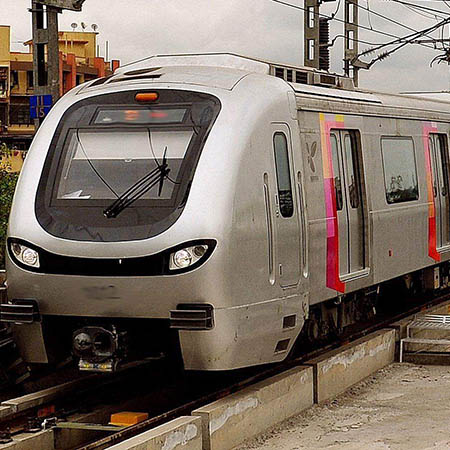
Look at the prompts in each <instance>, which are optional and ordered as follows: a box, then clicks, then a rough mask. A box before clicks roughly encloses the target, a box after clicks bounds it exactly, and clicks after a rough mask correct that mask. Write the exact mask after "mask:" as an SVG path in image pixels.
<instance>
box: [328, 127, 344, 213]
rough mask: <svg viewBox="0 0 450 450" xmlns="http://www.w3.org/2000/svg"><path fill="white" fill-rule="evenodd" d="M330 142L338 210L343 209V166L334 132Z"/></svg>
mask: <svg viewBox="0 0 450 450" xmlns="http://www.w3.org/2000/svg"><path fill="white" fill-rule="evenodd" d="M330 142H331V158H332V159H333V176H334V193H335V196H336V209H337V210H338V211H341V210H342V208H343V201H342V183H341V167H340V164H339V158H338V141H337V136H336V135H335V134H333V133H331V134H330Z"/></svg>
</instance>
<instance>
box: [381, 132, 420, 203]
mask: <svg viewBox="0 0 450 450" xmlns="http://www.w3.org/2000/svg"><path fill="white" fill-rule="evenodd" d="M381 153H382V157H383V169H384V183H385V188H386V200H387V202H388V203H400V202H408V201H412V200H417V199H418V198H419V184H418V181H417V168H416V157H415V153H414V142H413V140H412V138H410V137H383V138H381Z"/></svg>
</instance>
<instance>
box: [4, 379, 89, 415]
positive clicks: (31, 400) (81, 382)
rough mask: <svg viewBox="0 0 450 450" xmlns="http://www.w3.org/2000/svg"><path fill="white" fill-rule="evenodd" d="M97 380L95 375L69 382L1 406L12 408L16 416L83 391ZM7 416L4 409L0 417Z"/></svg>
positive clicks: (11, 411) (12, 412)
mask: <svg viewBox="0 0 450 450" xmlns="http://www.w3.org/2000/svg"><path fill="white" fill-rule="evenodd" d="M95 378H98V375H96V374H94V375H89V376H86V377H84V378H81V379H78V380H74V381H68V382H67V383H63V384H60V385H58V386H54V387H51V388H48V389H44V390H42V391H39V392H34V393H32V394H28V395H23V396H22V397H17V398H13V399H10V400H6V401H4V402H2V403H1V405H0V406H1V407H8V408H10V413H11V414H16V413H18V412H21V411H24V410H26V409H30V408H35V407H37V406H41V405H43V404H44V403H48V402H51V401H52V400H54V399H55V398H58V397H61V396H62V395H63V394H68V393H69V392H73V391H75V390H76V389H81V388H83V387H84V386H86V385H88V384H89V383H91V382H92V381H93V380H94V379H95ZM7 416H8V411H7V410H6V409H4V410H3V414H2V416H0V417H2V418H3V417H7Z"/></svg>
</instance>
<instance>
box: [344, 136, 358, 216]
mask: <svg viewBox="0 0 450 450" xmlns="http://www.w3.org/2000/svg"><path fill="white" fill-rule="evenodd" d="M353 133H354V132H353ZM352 137H353V138H355V136H354V135H353V136H352ZM352 137H351V135H350V134H346V135H345V137H344V147H345V157H346V161H347V183H348V192H349V194H350V205H351V207H352V208H355V209H356V208H358V207H359V179H358V174H357V172H356V171H355V166H357V164H358V161H356V160H355V157H356V142H355V141H356V139H352Z"/></svg>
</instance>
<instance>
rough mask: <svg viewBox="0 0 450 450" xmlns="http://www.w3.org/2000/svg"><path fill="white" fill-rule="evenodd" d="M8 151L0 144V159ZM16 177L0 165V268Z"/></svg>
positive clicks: (2, 262)
mask: <svg viewBox="0 0 450 450" xmlns="http://www.w3.org/2000/svg"><path fill="white" fill-rule="evenodd" d="M10 153H11V150H10V149H9V148H8V147H7V146H6V144H0V160H1V159H2V158H3V157H5V156H8V155H9V154H10ZM18 177H19V175H18V174H17V173H9V172H8V171H7V170H5V168H3V169H2V168H1V167H0V269H4V268H5V241H6V230H7V228H8V218H9V211H10V209H11V203H12V199H13V195H14V189H15V188H16V183H17V178H18Z"/></svg>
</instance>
